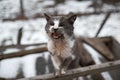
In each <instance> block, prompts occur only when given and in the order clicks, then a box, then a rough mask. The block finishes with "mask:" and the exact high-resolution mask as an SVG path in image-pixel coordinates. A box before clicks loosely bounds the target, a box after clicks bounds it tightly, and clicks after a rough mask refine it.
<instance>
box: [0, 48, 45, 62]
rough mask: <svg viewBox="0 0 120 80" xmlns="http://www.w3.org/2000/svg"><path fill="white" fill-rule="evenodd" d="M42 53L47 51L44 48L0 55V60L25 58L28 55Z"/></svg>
mask: <svg viewBox="0 0 120 80" xmlns="http://www.w3.org/2000/svg"><path fill="white" fill-rule="evenodd" d="M44 51H47V48H46V46H45V47H40V48H35V49H31V50H22V51H19V52H14V53H8V54H0V60H2V59H7V58H14V57H21V56H25V55H28V54H33V53H40V52H44Z"/></svg>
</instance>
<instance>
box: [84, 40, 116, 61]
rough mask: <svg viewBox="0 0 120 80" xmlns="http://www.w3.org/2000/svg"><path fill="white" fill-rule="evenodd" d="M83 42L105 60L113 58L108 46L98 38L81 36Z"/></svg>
mask: <svg viewBox="0 0 120 80" xmlns="http://www.w3.org/2000/svg"><path fill="white" fill-rule="evenodd" d="M83 40H84V42H85V43H87V44H88V45H90V46H91V47H92V48H94V49H95V50H96V51H98V52H99V53H100V54H101V55H103V57H105V58H106V59H107V60H109V61H111V60H114V55H113V53H112V52H111V51H110V50H109V48H108V47H107V46H106V45H105V44H104V43H103V42H102V41H101V40H100V39H99V38H89V39H88V38H83Z"/></svg>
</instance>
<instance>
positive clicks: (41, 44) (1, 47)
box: [0, 43, 47, 50]
mask: <svg viewBox="0 0 120 80" xmlns="http://www.w3.org/2000/svg"><path fill="white" fill-rule="evenodd" d="M43 45H47V44H46V43H36V44H22V45H5V46H0V50H2V49H7V48H21V49H23V48H26V47H29V46H43Z"/></svg>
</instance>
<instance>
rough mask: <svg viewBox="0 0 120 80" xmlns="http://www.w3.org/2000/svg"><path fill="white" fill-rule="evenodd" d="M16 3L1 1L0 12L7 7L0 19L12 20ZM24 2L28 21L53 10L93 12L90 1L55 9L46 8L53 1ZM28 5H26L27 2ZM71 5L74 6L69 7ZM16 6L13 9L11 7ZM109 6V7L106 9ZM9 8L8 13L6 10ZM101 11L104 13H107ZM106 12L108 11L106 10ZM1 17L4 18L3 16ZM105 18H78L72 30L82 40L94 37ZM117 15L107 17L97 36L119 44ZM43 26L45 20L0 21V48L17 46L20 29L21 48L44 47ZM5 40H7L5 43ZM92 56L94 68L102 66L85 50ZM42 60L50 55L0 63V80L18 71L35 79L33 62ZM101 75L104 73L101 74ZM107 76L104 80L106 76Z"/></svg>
mask: <svg viewBox="0 0 120 80" xmlns="http://www.w3.org/2000/svg"><path fill="white" fill-rule="evenodd" d="M18 1H19V0H16V1H15V2H13V1H12V0H3V1H1V2H0V5H3V6H0V11H1V10H3V8H4V7H7V8H6V10H7V11H8V13H6V12H5V11H6V10H3V12H2V13H0V18H1V19H2V18H9V17H12V18H14V17H15V16H16V15H18V13H19V4H18ZM23 1H24V8H25V10H26V13H25V14H26V15H27V16H28V17H32V16H33V15H34V14H37V13H44V12H50V13H53V12H55V11H56V10H57V11H58V13H59V14H67V13H68V12H70V11H72V12H86V11H87V12H92V11H93V9H92V8H88V6H89V4H91V2H90V1H86V2H84V1H83V2H78V1H72V0H67V1H66V2H65V3H64V4H59V5H57V6H56V7H54V8H49V7H48V8H46V5H53V4H54V2H53V1H52V0H49V1H48V0H47V1H43V2H38V1H39V0H23ZM28 1H29V2H28ZM71 5H73V6H72V7H71ZM14 6H16V7H14ZM105 6H109V5H105ZM8 8H11V9H8ZM106 8H107V9H108V7H104V8H103V11H106ZM112 8H115V7H114V6H111V7H109V9H112ZM109 9H108V10H109ZM3 14H4V15H3ZM104 17H105V15H104V14H101V15H92V16H83V17H78V18H77V20H76V22H75V24H74V26H75V30H74V33H75V35H76V36H85V37H94V36H95V34H96V33H97V31H98V29H99V27H100V24H101V23H102V21H103V19H104ZM119 22H120V13H114V14H112V15H111V16H110V18H109V20H108V21H107V23H106V24H105V26H104V28H103V29H102V31H101V32H100V34H99V36H113V37H114V38H115V39H117V41H119V42H120V27H119V26H120V24H119ZM45 24H46V20H45V19H44V18H38V19H32V20H23V21H21V20H18V21H7V22H2V21H0V45H9V44H16V43H17V34H18V30H19V29H20V28H21V27H23V36H22V42H21V44H33V43H43V42H47V36H46V33H45V30H44V27H45ZM6 39H7V40H6ZM85 47H86V49H88V50H89V51H90V52H91V53H92V54H91V55H92V57H93V58H94V60H95V62H96V64H101V62H100V60H99V58H100V57H101V55H98V53H97V52H96V51H95V50H93V49H91V48H90V47H89V46H86V45H85ZM33 48H35V47H33V46H32V47H27V48H26V50H28V49H33ZM17 51H19V49H14V48H12V49H6V50H5V51H4V54H8V53H10V52H17ZM40 56H42V57H44V58H45V60H46V62H47V61H48V57H49V53H48V52H44V53H42V54H41V53H40V54H32V55H27V56H24V57H20V58H12V59H5V60H2V61H0V77H5V78H15V77H16V75H17V74H18V71H19V69H20V68H22V69H23V73H24V76H25V77H32V76H35V75H36V71H35V62H36V59H37V58H38V57H40ZM47 72H49V71H48V67H47V66H46V73H47ZM102 74H103V73H102ZM104 75H105V76H104V77H105V79H106V80H111V78H110V76H109V75H108V73H107V74H105V73H104ZM106 75H107V76H106Z"/></svg>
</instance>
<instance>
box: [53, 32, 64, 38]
mask: <svg viewBox="0 0 120 80" xmlns="http://www.w3.org/2000/svg"><path fill="white" fill-rule="evenodd" d="M51 36H52V38H54V39H63V38H64V36H63V34H61V33H52V34H51Z"/></svg>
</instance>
